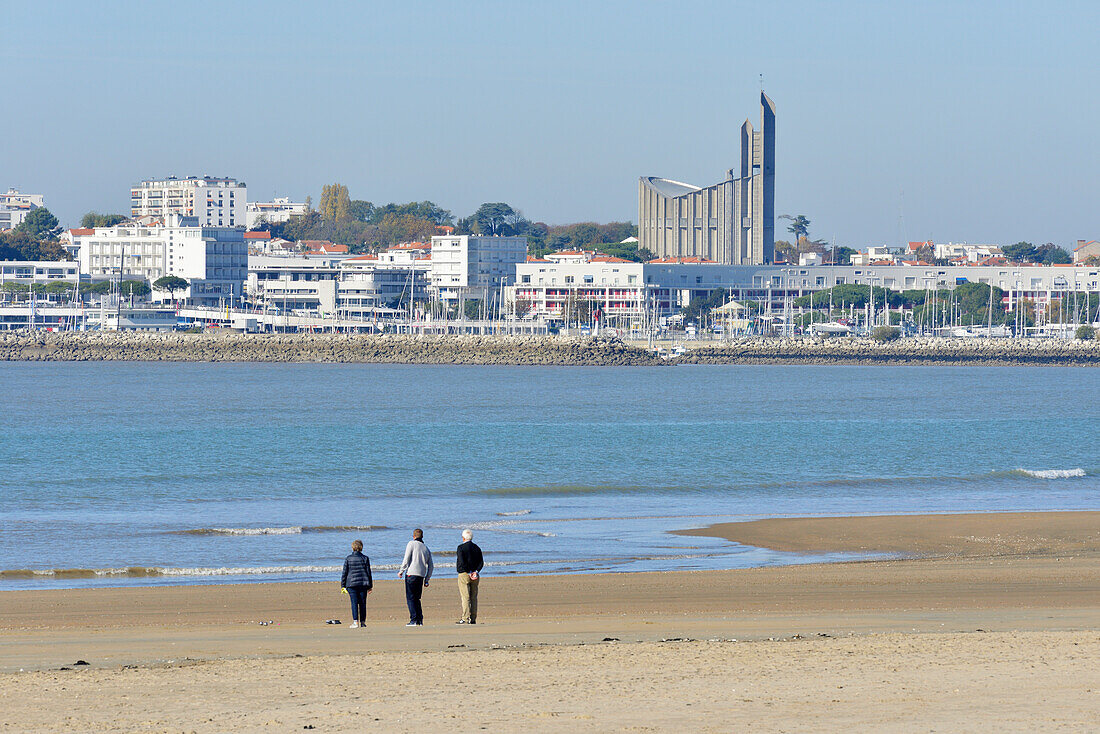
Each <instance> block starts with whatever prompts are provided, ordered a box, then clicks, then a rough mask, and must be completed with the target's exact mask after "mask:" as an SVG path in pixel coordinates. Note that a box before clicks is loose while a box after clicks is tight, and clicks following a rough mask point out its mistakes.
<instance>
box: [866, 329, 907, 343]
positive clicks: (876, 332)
mask: <svg viewBox="0 0 1100 734" xmlns="http://www.w3.org/2000/svg"><path fill="white" fill-rule="evenodd" d="M899 336H901V329H899V328H897V327H896V326H876V327H875V328H874V329H873V330H872V331H871V338H872V339H874V340H875V341H877V342H892V341H894V340H895V339H897V338H898V337H899Z"/></svg>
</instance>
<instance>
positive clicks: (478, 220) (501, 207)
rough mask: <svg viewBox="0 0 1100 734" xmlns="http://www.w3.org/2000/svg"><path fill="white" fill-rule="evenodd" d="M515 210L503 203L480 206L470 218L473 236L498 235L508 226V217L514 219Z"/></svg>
mask: <svg viewBox="0 0 1100 734" xmlns="http://www.w3.org/2000/svg"><path fill="white" fill-rule="evenodd" d="M515 214H516V210H515V209H513V208H512V207H510V206H508V205H507V204H505V203H504V202H503V201H497V202H491V203H485V204H482V205H481V206H479V207H478V208H477V211H476V212H474V213H473V214H472V215H471V216H470V220H471V223H472V225H473V227H474V229H475V230H476V231H475V234H489V235H499V234H504V232H503V231H502V230H503V229H504V228H505V227H506V226H508V219H509V217H514V216H515Z"/></svg>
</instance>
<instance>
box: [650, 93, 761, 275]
mask: <svg viewBox="0 0 1100 734" xmlns="http://www.w3.org/2000/svg"><path fill="white" fill-rule="evenodd" d="M638 247H639V248H642V247H645V248H648V249H649V250H651V251H652V252H654V253H655V254H656V255H657V257H693V258H702V259H706V260H713V261H715V262H718V263H722V264H724V265H763V264H766V263H770V262H772V260H773V259H774V257H775V103H774V102H772V100H771V99H770V98H769V97H768V95H766V94H764V93H763V92H761V93H760V129H759V130H754V129H753V126H752V123H751V122H749V121H748V120H746V121H745V123H744V124H743V125H742V126H741V171H740V175H737V171H735V170H733V169H730V171H729V173H728V175H727V177H726V180H725V181H723V182H721V183H718V184H714V185H713V186H708V187H706V188H700V187H698V186H693V185H691V184H686V183H682V182H679V181H673V180H671V179H666V178H656V177H652V176H643V177H642V178H641V179H639V181H638Z"/></svg>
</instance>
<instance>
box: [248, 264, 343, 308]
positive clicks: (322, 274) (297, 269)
mask: <svg viewBox="0 0 1100 734" xmlns="http://www.w3.org/2000/svg"><path fill="white" fill-rule="evenodd" d="M343 259H344V258H343V257H331V256H323V255H322V256H310V255H299V256H297V257H294V256H292V257H282V256H276V255H249V257H248V282H247V284H246V292H247V293H248V299H249V300H250V301H251V302H252V303H253V304H255V305H257V306H260V307H261V308H264V309H268V308H271V309H277V310H278V311H279V312H294V311H309V312H319V313H324V314H334V313H336V280H337V277H338V275H339V272H340V270H339V267H338V265H339V263H340V261H341V260H343Z"/></svg>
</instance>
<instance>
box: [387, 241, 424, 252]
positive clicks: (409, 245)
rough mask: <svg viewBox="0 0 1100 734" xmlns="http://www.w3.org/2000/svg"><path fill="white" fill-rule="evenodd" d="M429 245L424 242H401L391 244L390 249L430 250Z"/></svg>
mask: <svg viewBox="0 0 1100 734" xmlns="http://www.w3.org/2000/svg"><path fill="white" fill-rule="evenodd" d="M431 247H432V246H431V245H429V244H425V243H424V242H402V243H401V244H399V245H393V246H392V247H390V248H389V249H390V250H430V249H431Z"/></svg>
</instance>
